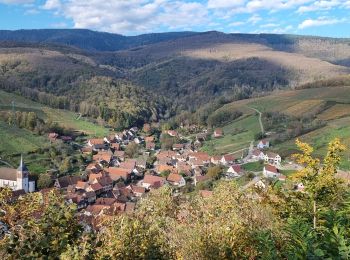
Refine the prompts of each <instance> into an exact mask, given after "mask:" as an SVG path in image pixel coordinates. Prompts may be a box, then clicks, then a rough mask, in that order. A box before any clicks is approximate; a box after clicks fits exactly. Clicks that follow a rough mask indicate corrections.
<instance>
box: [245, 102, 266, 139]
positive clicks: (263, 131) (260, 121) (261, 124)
mask: <svg viewBox="0 0 350 260" xmlns="http://www.w3.org/2000/svg"><path fill="white" fill-rule="evenodd" d="M249 108H250V109H253V110H254V111H255V112H257V113H258V114H259V124H260V129H261V133H262V134H264V133H265V130H264V125H263V123H262V119H261V117H262V112H261V111H259V110H257V109H256V108H253V107H249Z"/></svg>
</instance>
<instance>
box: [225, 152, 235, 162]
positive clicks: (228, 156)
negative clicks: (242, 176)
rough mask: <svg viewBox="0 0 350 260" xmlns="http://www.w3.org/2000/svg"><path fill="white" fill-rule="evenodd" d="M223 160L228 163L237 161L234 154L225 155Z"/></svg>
mask: <svg viewBox="0 0 350 260" xmlns="http://www.w3.org/2000/svg"><path fill="white" fill-rule="evenodd" d="M222 158H223V159H225V161H227V162H233V161H234V160H235V157H234V156H233V155H232V154H225V155H223V156H222Z"/></svg>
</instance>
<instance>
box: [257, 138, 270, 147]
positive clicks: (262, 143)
mask: <svg viewBox="0 0 350 260" xmlns="http://www.w3.org/2000/svg"><path fill="white" fill-rule="evenodd" d="M256 147H257V148H258V149H266V148H269V147H270V142H269V141H268V140H265V139H264V140H260V142H259V143H258V144H257V146H256Z"/></svg>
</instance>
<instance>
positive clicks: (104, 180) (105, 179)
mask: <svg viewBox="0 0 350 260" xmlns="http://www.w3.org/2000/svg"><path fill="white" fill-rule="evenodd" d="M96 181H97V183H99V184H100V185H101V186H102V191H103V192H107V191H110V190H112V189H113V180H112V179H111V177H110V176H108V175H103V176H102V177H100V178H97V179H96Z"/></svg>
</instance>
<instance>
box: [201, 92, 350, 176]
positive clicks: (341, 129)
mask: <svg viewBox="0 0 350 260" xmlns="http://www.w3.org/2000/svg"><path fill="white" fill-rule="evenodd" d="M225 108H226V109H227V108H228V109H232V111H236V110H239V111H242V112H243V113H244V115H243V116H242V117H241V118H240V119H238V120H236V121H234V122H232V123H230V124H228V125H226V126H224V127H223V130H224V133H225V136H224V137H223V138H221V139H212V140H210V141H208V142H206V143H205V144H204V146H203V148H202V149H203V150H204V151H207V152H209V153H211V154H222V153H230V152H234V151H237V150H239V149H244V148H248V147H249V143H250V141H252V140H253V139H254V135H255V134H256V133H258V132H259V130H260V128H259V124H258V117H257V115H256V114H254V112H252V110H251V109H249V108H256V109H258V110H259V111H261V112H262V113H265V112H281V113H284V114H287V115H289V116H310V115H311V116H312V117H314V118H315V119H319V120H323V121H325V123H326V125H325V126H324V127H322V128H319V129H316V130H314V131H311V132H309V133H307V134H304V135H301V136H299V137H298V138H300V139H301V140H302V141H304V142H308V143H310V144H311V145H312V146H314V147H315V152H314V154H315V156H317V157H322V156H324V155H325V153H326V148H327V145H328V143H329V142H330V141H331V140H332V139H334V138H336V137H339V138H340V139H341V141H342V142H343V143H344V144H345V145H346V146H347V148H348V149H347V151H346V152H345V153H344V156H343V159H342V161H341V168H342V169H344V170H350V87H347V86H344V87H329V88H313V89H303V90H290V91H275V92H273V93H272V94H271V95H268V96H264V97H258V98H253V99H247V100H241V101H237V102H232V103H229V104H227V105H225ZM263 123H264V122H263ZM255 143H256V142H255ZM271 149H272V150H273V151H276V152H278V153H280V154H281V155H282V156H283V157H289V156H290V155H291V154H293V153H295V152H297V147H296V145H295V138H294V139H291V140H288V141H286V142H283V143H279V144H276V145H275V146H273V147H272V148H271Z"/></svg>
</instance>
